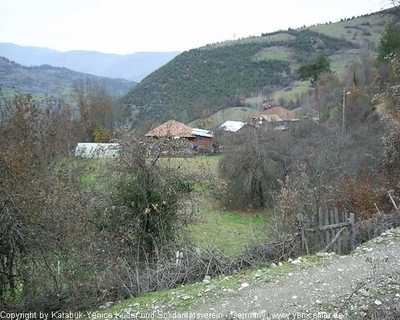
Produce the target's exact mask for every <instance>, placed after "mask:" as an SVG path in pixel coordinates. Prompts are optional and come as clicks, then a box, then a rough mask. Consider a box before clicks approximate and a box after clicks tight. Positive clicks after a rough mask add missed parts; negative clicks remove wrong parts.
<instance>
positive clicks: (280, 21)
mask: <svg viewBox="0 0 400 320" xmlns="http://www.w3.org/2000/svg"><path fill="white" fill-rule="evenodd" d="M390 4H391V0H241V1H238V0H0V13H1V18H0V42H11V43H14V44H18V45H23V46H27V45H30V46H38V47H46V48H51V49H56V50H60V51H68V50H92V51H100V52H106V53H118V54H128V53H134V52H138V51H184V50H188V49H191V48H196V47H200V46H203V45H206V44H208V43H214V42H218V41H223V40H229V39H234V38H242V37H247V36H250V35H257V36H258V35H260V34H261V33H266V32H272V31H276V30H279V29H287V28H296V27H300V26H302V25H310V24H314V23H322V22H327V21H338V20H340V19H341V18H345V17H352V16H357V15H361V14H366V13H370V12H375V11H379V10H381V9H383V8H388V7H390Z"/></svg>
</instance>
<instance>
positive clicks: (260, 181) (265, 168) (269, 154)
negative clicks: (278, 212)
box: [219, 131, 285, 209]
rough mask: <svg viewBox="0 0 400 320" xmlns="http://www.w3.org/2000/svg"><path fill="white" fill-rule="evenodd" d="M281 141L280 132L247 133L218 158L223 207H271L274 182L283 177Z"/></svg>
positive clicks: (282, 143) (275, 185)
mask: <svg viewBox="0 0 400 320" xmlns="http://www.w3.org/2000/svg"><path fill="white" fill-rule="evenodd" d="M284 138H285V135H282V133H273V132H271V133H268V135H266V134H264V132H262V131H249V132H247V133H246V134H245V136H244V137H243V140H242V141H243V142H242V143H241V144H239V145H235V146H234V147H233V149H232V151H230V152H227V153H226V154H224V155H223V156H222V158H221V160H220V162H219V172H220V176H221V178H222V179H224V180H225V181H226V187H227V194H226V196H225V199H224V205H225V206H226V207H229V208H235V209H259V208H263V207H267V206H271V205H272V203H273V199H274V194H275V192H276V190H277V187H278V179H282V176H283V174H284V153H285V142H284V141H283V140H284ZM239 140H241V139H239Z"/></svg>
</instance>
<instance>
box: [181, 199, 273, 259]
mask: <svg viewBox="0 0 400 320" xmlns="http://www.w3.org/2000/svg"><path fill="white" fill-rule="evenodd" d="M269 216H270V215H269V214H266V213H254V212H243V213H241V212H233V211H218V210H215V209H213V208H212V206H211V205H210V204H204V207H203V208H201V209H200V212H199V213H198V214H197V215H196V218H195V220H194V222H193V224H192V225H190V226H189V227H188V228H187V233H188V236H189V237H190V238H191V239H192V240H193V241H194V243H196V244H198V245H199V247H200V248H206V247H216V248H217V249H219V250H221V251H222V252H224V253H225V254H227V255H233V254H237V253H239V252H240V251H241V250H242V248H243V247H245V246H247V245H248V244H250V243H251V241H253V240H266V235H265V224H266V222H267V220H268V218H269Z"/></svg>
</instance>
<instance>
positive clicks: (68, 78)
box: [0, 57, 135, 97]
mask: <svg viewBox="0 0 400 320" xmlns="http://www.w3.org/2000/svg"><path fill="white" fill-rule="evenodd" d="M83 78H85V79H87V80H88V81H90V82H92V83H93V84H95V85H99V86H102V87H104V88H105V89H106V90H107V92H109V93H110V94H111V95H113V96H115V97H120V96H122V95H123V94H125V93H126V92H128V90H129V89H131V88H132V87H133V86H134V85H135V82H133V81H127V80H122V79H110V78H103V77H97V76H93V75H88V74H84V73H80V72H75V71H71V70H69V69H66V68H58V67H52V66H49V65H43V66H40V67H24V66H21V65H20V64H18V63H15V62H14V61H10V60H8V59H7V58H4V57H0V86H1V87H2V88H5V89H12V90H13V91H22V92H30V93H32V94H48V95H58V96H62V95H63V94H68V92H69V91H70V89H71V88H72V86H73V84H74V82H76V81H77V80H79V79H83Z"/></svg>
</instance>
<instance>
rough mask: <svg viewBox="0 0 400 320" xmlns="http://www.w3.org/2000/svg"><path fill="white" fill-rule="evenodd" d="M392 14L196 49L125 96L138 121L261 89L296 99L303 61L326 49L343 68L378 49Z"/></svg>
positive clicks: (209, 106) (225, 102) (223, 103)
mask: <svg viewBox="0 0 400 320" xmlns="http://www.w3.org/2000/svg"><path fill="white" fill-rule="evenodd" d="M388 19H390V17H388V16H385V15H382V14H381V13H375V14H370V15H366V16H363V17H359V18H354V19H345V20H343V21H341V22H337V23H326V24H323V25H317V26H311V27H308V28H302V29H298V30H293V29H289V30H286V31H278V32H273V33H269V34H263V35H262V36H260V37H250V38H246V39H241V40H236V41H226V42H223V43H217V44H212V45H207V46H205V47H202V48H198V49H193V50H190V51H187V52H184V53H182V54H180V55H179V56H177V57H176V58H175V59H174V60H172V61H171V62H169V63H168V64H166V65H165V66H163V67H162V68H160V69H159V70H157V71H155V72H154V73H152V74H151V75H149V76H148V77H146V78H145V79H143V80H142V81H141V82H140V83H139V84H138V85H137V86H136V87H134V88H133V89H132V90H131V91H130V92H129V93H128V94H127V95H126V96H124V97H123V98H122V102H123V104H124V105H125V106H126V107H127V108H129V109H130V110H131V113H132V120H131V122H132V124H133V125H134V126H135V125H138V124H139V123H140V122H142V121H144V120H153V121H158V122H162V121H165V120H168V119H170V118H174V119H177V120H179V121H182V122H190V121H193V120H194V119H198V118H200V117H201V115H202V114H204V111H207V112H209V111H210V110H213V111H214V112H215V111H218V110H219V109H222V108H227V107H233V106H235V97H238V96H245V97H248V96H250V95H252V94H254V93H257V92H259V91H260V90H262V89H264V90H268V91H273V92H274V94H273V96H274V98H275V99H278V98H284V99H293V98H294V96H295V94H296V93H301V92H303V91H305V90H307V89H308V85H307V84H306V83H304V82H299V81H297V74H296V73H295V70H296V68H297V67H298V66H299V65H300V64H301V63H303V62H304V61H306V60H309V59H310V58H313V57H315V56H316V55H318V54H321V53H324V54H327V55H329V56H330V59H331V62H332V69H333V70H334V71H335V72H337V73H339V74H341V73H343V72H344V71H345V70H346V67H347V66H348V65H349V64H350V63H351V62H352V61H354V60H355V59H356V58H357V56H358V54H359V53H360V52H361V51H363V50H376V47H377V43H378V41H379V37H380V33H381V32H382V31H383V30H384V27H385V24H386V22H387V21H388Z"/></svg>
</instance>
